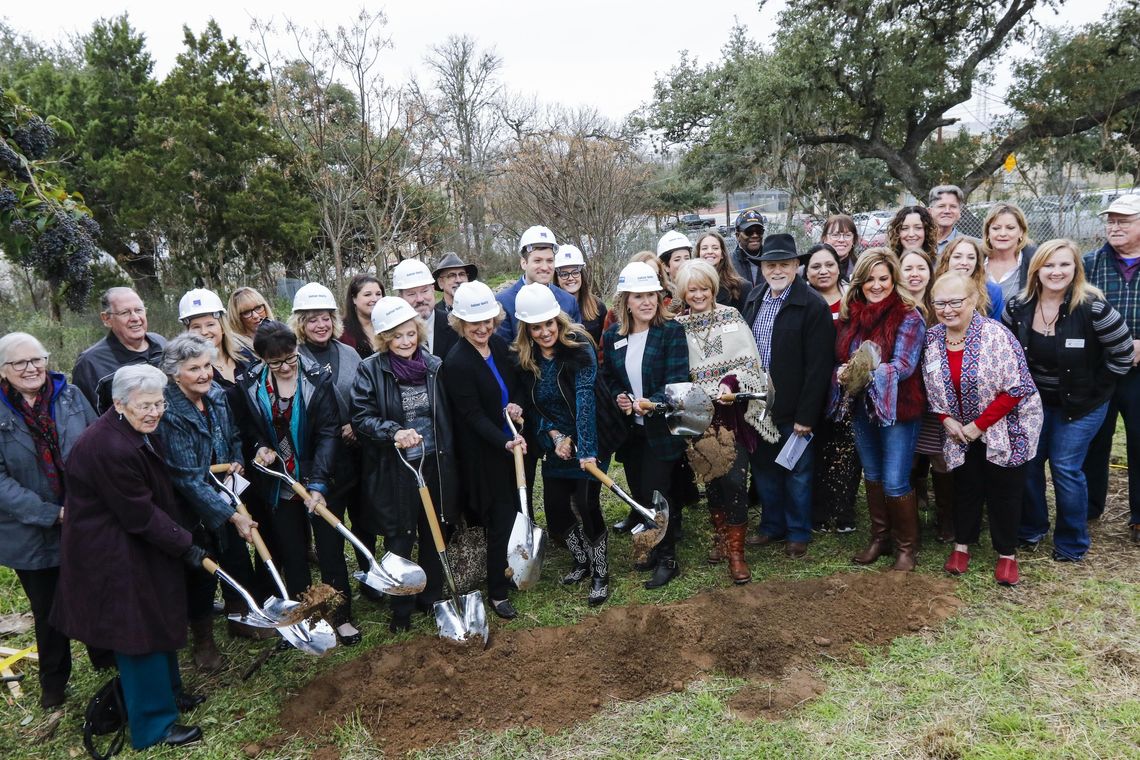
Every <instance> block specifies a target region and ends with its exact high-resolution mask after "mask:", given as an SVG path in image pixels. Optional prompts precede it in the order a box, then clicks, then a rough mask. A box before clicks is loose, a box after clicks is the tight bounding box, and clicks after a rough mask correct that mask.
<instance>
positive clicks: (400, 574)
mask: <svg viewBox="0 0 1140 760" xmlns="http://www.w3.org/2000/svg"><path fill="white" fill-rule="evenodd" d="M352 577H353V578H355V579H356V580H358V581H360V582H361V583H363V584H364V585H365V586H368V587H369V588H372V589H375V590H377V591H379V592H380V593H382V594H389V595H391V596H412V595H413V594H418V593H420V592H421V591H423V590H424V587H426V586H427V575H426V574H425V573H424V569H423V568H422V567H420V566H419V565H417V564H416V563H415V562H412V561H411V560H410V559H405V558H404V557H401V556H399V555H398V554H393V553H392V552H386V553H385V554H384V556H383V557H381V558H380V561H379V562H376V560H375V559H373V560H372V562H370V563H369V566H368V572H361V571H359V570H358V571H357V572H355V573H353V574H352Z"/></svg>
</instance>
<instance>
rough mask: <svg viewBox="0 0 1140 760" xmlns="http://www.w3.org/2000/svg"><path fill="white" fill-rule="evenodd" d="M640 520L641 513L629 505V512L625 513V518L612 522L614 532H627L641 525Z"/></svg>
mask: <svg viewBox="0 0 1140 760" xmlns="http://www.w3.org/2000/svg"><path fill="white" fill-rule="evenodd" d="M642 522H643V520H642V519H641V515H640V514H638V513H637V511H636V510H634V509H633V508H632V507H631V508H630V510H629V514H628V515H626V516H625V518H623V519H621V520H618V521H617V522H616V523H614V524H613V529H614V533H629V532H630V531H631V530H633V529H634V528H636V527H637V526H638V525H641V523H642Z"/></svg>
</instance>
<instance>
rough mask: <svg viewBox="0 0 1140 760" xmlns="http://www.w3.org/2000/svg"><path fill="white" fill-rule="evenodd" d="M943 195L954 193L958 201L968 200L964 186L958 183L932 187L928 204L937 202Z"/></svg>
mask: <svg viewBox="0 0 1140 760" xmlns="http://www.w3.org/2000/svg"><path fill="white" fill-rule="evenodd" d="M943 195H953V196H954V197H955V198H957V199H958V203H965V202H966V195H965V194H964V193H963V192H962V188H960V187H958V186H957V185H938V186H937V187H934V188H931V190H930V195H929V196H928V198H927V201H926V202H927V204H934V203H937V202H938V199H939V198H941V197H942V196H943Z"/></svg>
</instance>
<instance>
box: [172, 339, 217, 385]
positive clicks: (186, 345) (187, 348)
mask: <svg viewBox="0 0 1140 760" xmlns="http://www.w3.org/2000/svg"><path fill="white" fill-rule="evenodd" d="M202 355H206V356H209V357H210V361H211V362H212V361H215V360H217V358H218V349H216V348H214V344H213V343H212V342H211V341H210V340H209V339H207V338H203V337H202V336H201V335H199V334H198V333H192V332H184V333H182V334H181V335H179V336H177V337H175V338H171V340H170V342H169V343H167V344H166V348H165V349H164V350H163V352H162V364H161V365H160V366H161V367H162V371H163V372H165V373H166V374H167V375H168V376H170V377H173V376H174V375H177V374H178V371H179V370H180V369H182V365H183V363H185V362H188V361H190V360H191V359H197V358H198V357H199V356H202Z"/></svg>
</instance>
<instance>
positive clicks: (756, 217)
mask: <svg viewBox="0 0 1140 760" xmlns="http://www.w3.org/2000/svg"><path fill="white" fill-rule="evenodd" d="M766 222H767V220H766V219H765V218H764V215H763V214H761V213H760V212H759V211H757V210H756V209H751V208H750V209H748V210H747V211H741V212H740V214H739V216H737V217H736V231H737V232H739V231H740V230H743V229H746V228H748V227H755V226H756V225H760V226H761V227H764V226H766Z"/></svg>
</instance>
